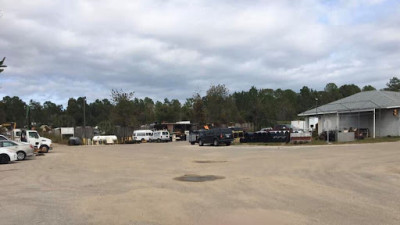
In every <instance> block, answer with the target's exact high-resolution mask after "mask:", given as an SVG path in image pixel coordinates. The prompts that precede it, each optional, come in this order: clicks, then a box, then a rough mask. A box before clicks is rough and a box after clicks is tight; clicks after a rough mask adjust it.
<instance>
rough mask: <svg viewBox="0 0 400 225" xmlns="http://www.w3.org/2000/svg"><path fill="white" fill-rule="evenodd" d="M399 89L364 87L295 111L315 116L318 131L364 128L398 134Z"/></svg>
mask: <svg viewBox="0 0 400 225" xmlns="http://www.w3.org/2000/svg"><path fill="white" fill-rule="evenodd" d="M399 109H400V92H393V91H365V92H359V93H357V94H354V95H351V96H349V97H346V98H343V99H340V100H337V101H334V102H331V103H329V104H326V105H321V106H318V107H316V108H313V109H310V110H307V111H305V112H302V113H300V114H298V115H299V116H304V117H306V120H305V121H306V123H307V122H308V121H309V118H310V117H318V119H319V124H318V133H321V132H323V131H327V130H331V131H342V130H346V129H349V128H358V129H360V128H364V129H368V130H369V131H370V136H371V137H373V138H375V137H376V136H377V137H383V136H389V135H390V136H400V118H399V115H397V113H396V112H398V110H399ZM306 127H308V126H306Z"/></svg>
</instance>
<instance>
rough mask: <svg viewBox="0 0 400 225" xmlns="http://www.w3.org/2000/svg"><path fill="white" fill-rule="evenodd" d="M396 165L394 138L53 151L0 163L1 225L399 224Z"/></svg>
mask: <svg viewBox="0 0 400 225" xmlns="http://www.w3.org/2000/svg"><path fill="white" fill-rule="evenodd" d="M399 162H400V143H399V142H394V143H379V144H351V145H329V146H274V147H265V146H242V145H240V146H229V147H226V146H220V147H213V146H204V147H199V146H197V145H195V146H191V145H190V144H188V143H186V142H185V143H183V142H182V143H147V144H135V145H113V146H76V147H75V146H62V145H60V146H56V147H55V149H54V150H53V152H51V153H48V154H46V155H45V156H37V157H35V158H34V159H32V160H25V161H22V162H13V163H10V164H6V165H0V187H1V191H2V194H1V196H0V215H1V221H0V224H7V225H8V224H18V225H20V224H58V225H62V224H132V225H160V224H167V225H179V224H182V225H191V224H194V225H201V224H204V225H205V224H207V225H243V224H246V225H247V224H249V225H250V224H251V225H261V224H341V225H345V224H349V225H350V224H351V225H354V224H363V225H366V224H374V225H375V224H400V163H399ZM184 175H186V176H185V177H184V178H187V177H189V178H190V179H189V180H191V181H204V182H185V181H180V180H179V179H176V178H178V177H181V176H184ZM193 176H194V177H193ZM196 176H204V177H196ZM208 176H209V177H208ZM210 177H211V178H215V180H211V181H207V178H210Z"/></svg>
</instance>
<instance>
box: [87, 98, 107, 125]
mask: <svg viewBox="0 0 400 225" xmlns="http://www.w3.org/2000/svg"><path fill="white" fill-rule="evenodd" d="M113 107H114V106H113V105H112V104H111V102H110V101H109V100H108V99H103V100H99V99H96V100H95V101H94V102H92V103H90V104H89V105H88V107H87V109H86V111H87V112H88V113H87V119H86V120H87V121H88V122H87V125H90V126H97V125H98V124H99V123H100V122H103V121H108V120H110V119H111V118H110V114H111V111H112V110H113Z"/></svg>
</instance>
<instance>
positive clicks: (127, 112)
mask: <svg viewBox="0 0 400 225" xmlns="http://www.w3.org/2000/svg"><path fill="white" fill-rule="evenodd" d="M133 94H134V92H124V91H123V90H114V89H113V90H112V91H111V98H112V101H113V103H114V104H115V106H114V108H113V111H112V121H113V123H114V124H116V125H120V126H122V127H134V126H137V125H138V122H137V120H136V118H135V116H134V113H135V105H134V103H133V101H132V97H133Z"/></svg>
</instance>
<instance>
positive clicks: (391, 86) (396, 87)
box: [384, 77, 400, 91]
mask: <svg viewBox="0 0 400 225" xmlns="http://www.w3.org/2000/svg"><path fill="white" fill-rule="evenodd" d="M386 86H387V87H386V88H385V89H384V90H385V91H400V79H399V78H397V77H393V78H391V79H390V80H389V83H387V84H386Z"/></svg>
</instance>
